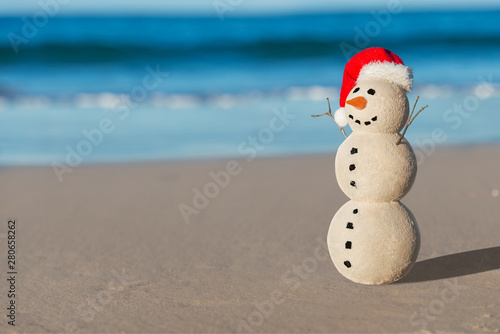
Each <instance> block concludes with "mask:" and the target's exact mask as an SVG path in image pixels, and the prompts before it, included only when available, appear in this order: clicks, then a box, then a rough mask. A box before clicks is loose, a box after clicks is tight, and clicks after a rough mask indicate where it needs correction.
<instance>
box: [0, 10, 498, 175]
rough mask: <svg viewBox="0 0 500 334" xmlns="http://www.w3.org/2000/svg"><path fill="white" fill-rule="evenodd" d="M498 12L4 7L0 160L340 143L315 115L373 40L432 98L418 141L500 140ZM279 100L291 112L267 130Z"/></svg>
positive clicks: (135, 157) (412, 134)
mask: <svg viewBox="0 0 500 334" xmlns="http://www.w3.org/2000/svg"><path fill="white" fill-rule="evenodd" d="M499 18H500V12H498V11H489V12H477V11H476V12H465V11H462V12H401V13H393V14H390V13H389V14H387V12H386V13H385V14H377V12H376V11H375V12H372V13H338V14H335V13H327V14H317V15H293V16H265V17H239V18H237V17H233V18H230V17H228V18H226V19H225V20H223V21H221V20H219V19H218V18H208V17H57V16H56V17H50V18H49V19H48V21H47V22H46V24H44V25H41V26H39V27H38V26H36V25H35V24H34V23H33V19H32V18H31V17H29V16H28V17H25V18H24V19H23V18H21V17H3V18H0V29H1V31H2V34H1V39H0V164H2V165H19V164H21V165H32V164H42V165H50V164H52V163H54V162H61V163H64V162H65V161H66V160H67V158H68V154H69V153H68V152H71V151H75V152H77V153H78V151H79V150H80V151H81V152H80V156H81V158H82V159H81V160H82V163H100V162H126V161H148V160H171V159H196V158H216V157H226V156H238V155H243V156H245V154H249V153H248V152H250V150H249V149H248V148H249V147H250V148H252V147H253V148H254V150H255V151H256V152H257V154H259V155H261V156H268V155H285V154H314V153H326V152H333V151H334V150H335V149H336V148H337V146H338V145H339V144H340V143H341V141H342V139H343V137H342V136H341V134H340V132H339V131H338V129H337V128H336V126H335V124H334V123H333V122H332V121H331V120H330V119H328V118H326V117H323V118H314V119H313V118H311V117H310V115H311V114H320V113H323V112H325V111H327V104H326V100H325V98H326V97H329V98H330V100H331V102H332V107H333V108H335V109H336V108H337V107H338V94H339V93H338V92H339V87H340V85H341V80H342V73H343V70H344V66H345V63H346V62H347V60H348V59H349V57H350V56H352V55H353V54H354V52H355V50H358V49H362V48H365V47H371V46H380V47H385V48H388V49H390V50H392V51H394V52H396V53H397V54H398V55H400V56H401V58H402V59H403V60H404V61H405V63H406V64H407V65H409V66H412V67H413V69H414V74H415V83H414V92H412V94H411V95H410V101H414V100H415V98H416V96H417V95H419V96H420V101H421V103H420V105H423V104H429V108H428V109H427V110H426V111H424V112H423V113H422V114H421V115H420V116H419V117H418V118H417V120H416V121H415V123H414V124H413V125H412V126H411V128H410V130H409V132H408V135H407V137H408V138H409V139H410V140H411V141H412V142H414V143H415V145H416V146H418V145H419V143H420V144H422V145H423V146H425V144H426V143H428V142H429V140H432V141H433V142H435V143H436V144H437V145H457V144H459V145H461V144H476V143H492V142H499V141H500V132H499V131H498V127H497V124H499V121H500V113H498V111H497V106H498V104H499V102H500V93H499V92H500V85H499V84H498V82H499V81H500V20H499ZM13 45H14V46H13ZM16 51H17V52H16ZM154 72H157V77H156V79H158V78H160V79H159V80H156V81H155V75H152V73H154ZM167 72H168V75H166V74H165V73H167ZM145 80H146V81H145ZM146 86H147V89H146V88H145V87H146ZM153 86H154V87H153ZM284 110H286V112H287V113H288V114H291V115H293V116H294V117H293V118H292V117H291V116H290V118H289V120H290V122H289V123H288V124H285V126H284V128H283V129H282V130H280V131H274V132H273V133H272V134H271V135H272V137H270V136H271V135H270V134H269V131H267V130H265V129H270V128H272V126H271V123H272V122H274V121H273V119H274V118H276V117H277V116H276V115H277V114H276V113H281V114H283V113H284ZM103 119H104V120H108V121H109V122H108V121H104V122H105V123H106V122H108V123H109V124H108V123H106V124H108V127H107V132H104V131H103V130H102V129H100V124H101V122H102V121H103ZM95 129H99V131H101V133H102V136H101V135H97V134H96V133H97V132H96V131H97V130H96V131H94V130H95ZM263 129H264V130H263ZM280 129H281V128H280ZM436 131H438V132H439V131H441V132H443V133H444V135H443V136H441V137H442V138H445V139H442V140H436V139H433V137H432V133H433V132H436ZM89 133H91V134H94V135H95V137H92V136H91V135H88V134H89ZM85 134H87V135H85ZM266 134H267V136H268V137H265V138H264V137H262V136H264V135H266ZM259 136H260V137H259ZM441 137H440V138H441ZM89 138H90V139H89ZM251 138H257V139H258V140H260V142H259V143H257V145H256V144H255V143H253V144H252V139H251ZM263 138H264V139H263ZM92 140H94V142H92ZM84 142H87V143H90V146H85V145H87V144H85V143H84ZM82 143H83V144H82ZM82 145H83V146H82ZM245 152H247V153H245ZM84 153H85V154H84Z"/></svg>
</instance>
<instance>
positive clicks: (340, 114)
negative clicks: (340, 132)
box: [333, 108, 348, 128]
mask: <svg viewBox="0 0 500 334" xmlns="http://www.w3.org/2000/svg"><path fill="white" fill-rule="evenodd" d="M333 117H334V118H335V122H337V124H338V126H340V127H341V128H344V127H346V126H347V125H348V123H347V117H346V115H345V109H344V108H339V109H337V111H336V112H335V115H334V116H333Z"/></svg>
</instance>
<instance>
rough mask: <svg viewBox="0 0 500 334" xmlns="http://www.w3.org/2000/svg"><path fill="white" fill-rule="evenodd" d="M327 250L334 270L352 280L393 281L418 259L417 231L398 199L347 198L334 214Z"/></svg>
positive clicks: (418, 237)
mask: <svg viewBox="0 0 500 334" xmlns="http://www.w3.org/2000/svg"><path fill="white" fill-rule="evenodd" d="M328 249H329V251H330V256H331V258H332V260H333V263H334V264H335V267H336V268H337V270H338V271H339V272H340V273H341V274H342V275H344V276H345V277H346V278H348V279H350V280H351V281H354V282H356V283H362V284H371V285H374V284H386V283H392V282H395V281H397V280H399V279H400V278H402V277H403V276H404V275H406V274H407V273H408V272H409V271H410V269H411V267H412V266H413V264H414V263H415V261H416V260H417V256H418V251H419V249H420V233H419V230H418V225H417V221H416V220H415V217H414V216H413V214H412V213H411V212H410V210H408V208H406V207H405V206H404V205H403V204H401V203H400V202H379V203H377V202H357V201H349V202H347V203H346V204H344V206H342V207H341V208H340V209H339V211H338V212H337V213H336V214H335V216H334V217H333V220H332V223H331V225H330V229H329V231H328Z"/></svg>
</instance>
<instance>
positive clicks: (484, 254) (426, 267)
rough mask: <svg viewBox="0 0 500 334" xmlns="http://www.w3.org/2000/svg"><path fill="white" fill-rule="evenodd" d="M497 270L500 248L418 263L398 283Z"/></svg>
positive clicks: (498, 267) (499, 262) (499, 265)
mask: <svg viewBox="0 0 500 334" xmlns="http://www.w3.org/2000/svg"><path fill="white" fill-rule="evenodd" d="M495 269H500V247H492V248H485V249H478V250H474V251H469V252H463V253H458V254H452V255H445V256H440V257H436V258H433V259H429V260H424V261H420V262H417V263H415V265H414V266H413V269H412V270H411V271H410V273H409V274H408V275H407V276H406V277H404V278H402V279H401V280H400V281H399V282H396V283H414V282H425V281H433V280H438V279H443V278H452V277H459V276H465V275H470V274H476V273H482V272H485V271H490V270H495Z"/></svg>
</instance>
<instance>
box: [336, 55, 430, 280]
mask: <svg viewBox="0 0 500 334" xmlns="http://www.w3.org/2000/svg"><path fill="white" fill-rule="evenodd" d="M412 83H413V75H412V70H411V68H410V67H407V66H405V65H404V64H403V61H402V60H401V59H400V58H399V57H398V56H397V55H396V54H394V53H392V52H391V51H389V50H386V49H382V48H369V49H366V50H363V51H361V52H359V53H358V54H356V55H355V56H354V57H353V58H352V59H351V60H349V62H348V63H347V65H346V67H345V72H344V78H343V82H342V89H341V93H340V106H341V108H340V109H338V110H337V111H336V112H335V121H336V122H337V124H338V125H339V127H341V129H342V128H343V127H344V126H346V125H349V126H350V127H351V129H352V131H353V132H352V134H351V135H349V136H348V137H347V138H346V140H345V141H344V142H343V143H342V144H341V145H340V147H339V149H338V151H337V156H336V159H335V172H336V176H337V181H338V183H339V186H340V188H341V189H342V191H343V192H344V193H345V194H346V195H347V196H348V197H349V198H350V199H351V200H350V201H349V202H347V203H346V204H345V205H343V206H342V207H341V208H340V209H339V210H338V212H337V213H336V214H335V216H334V217H333V220H332V222H331V225H330V229H329V231H328V248H329V251H330V256H331V258H332V260H333V263H334V264H335V267H336V268H337V269H338V271H339V272H340V273H341V274H342V275H344V276H345V277H346V278H348V279H350V280H352V281H354V282H357V283H362V284H385V283H391V282H394V281H397V280H398V279H400V278H402V277H403V276H404V275H406V274H407V273H408V272H409V271H410V269H411V267H412V266H413V264H414V263H415V261H416V259H417V256H418V251H419V248H420V234H419V229H418V225H417V221H416V220H415V217H414V216H413V214H412V213H411V212H410V210H409V209H408V208H407V207H405V206H404V205H403V204H401V203H400V202H399V200H400V199H401V198H402V197H403V196H405V195H406V194H407V193H408V191H409V190H410V188H411V187H412V185H413V182H414V181H415V176H416V173H417V163H416V158H415V154H414V152H413V149H412V147H411V145H410V144H409V143H408V141H407V140H406V139H405V138H404V137H403V136H404V132H403V134H402V135H401V134H400V131H401V130H403V128H405V131H406V129H407V127H408V126H409V124H411V121H413V119H414V118H413V119H412V115H409V103H408V98H407V96H406V94H407V93H408V92H409V91H410V90H411V87H412ZM424 108H425V107H424ZM413 110H414V108H413ZM421 110H423V108H422V109H421ZM421 110H420V111H421ZM420 111H419V112H420ZM412 113H413V111H412ZM417 114H418V113H417ZM415 117H416V115H415ZM409 118H410V120H408V119H409Z"/></svg>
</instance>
